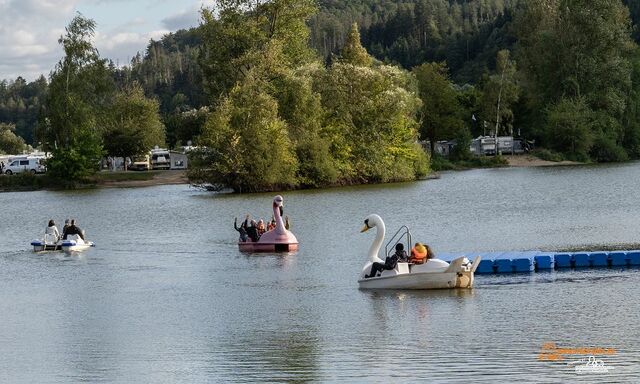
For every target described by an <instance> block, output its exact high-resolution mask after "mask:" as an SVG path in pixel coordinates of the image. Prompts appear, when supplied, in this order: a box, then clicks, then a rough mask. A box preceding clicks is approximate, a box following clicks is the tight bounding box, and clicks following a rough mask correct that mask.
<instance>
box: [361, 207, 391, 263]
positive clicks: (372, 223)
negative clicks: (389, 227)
mask: <svg viewBox="0 0 640 384" xmlns="http://www.w3.org/2000/svg"><path fill="white" fill-rule="evenodd" d="M374 227H375V228H376V237H375V239H374V240H373V243H372V244H371V247H370V248H369V261H368V262H367V264H365V266H364V268H363V271H365V270H366V271H368V270H369V269H370V267H371V263H375V262H378V263H382V262H383V261H382V260H381V259H380V258H379V257H378V253H379V252H380V247H381V246H382V242H383V240H384V234H385V226H384V221H383V220H382V218H381V217H380V216H378V215H376V214H371V215H369V216H367V217H366V218H365V219H364V227H362V230H361V231H360V232H366V231H368V230H370V229H371V228H374Z"/></svg>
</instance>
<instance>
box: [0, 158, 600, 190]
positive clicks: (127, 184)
mask: <svg viewBox="0 0 640 384" xmlns="http://www.w3.org/2000/svg"><path fill="white" fill-rule="evenodd" d="M503 157H504V158H505V160H506V161H507V164H505V165H504V166H503V167H506V168H521V167H555V166H576V165H587V164H588V163H580V162H576V161H558V162H555V161H549V160H542V159H540V158H538V157H535V156H532V155H508V156H503ZM470 169H475V168H463V169H459V170H454V172H455V171H463V170H470ZM152 172H153V173H148V172H135V171H127V172H122V171H119V172H114V173H112V172H108V171H103V172H101V173H100V174H102V175H109V176H118V177H117V179H114V178H109V177H105V178H103V179H101V178H97V179H96V180H94V181H93V182H89V183H78V184H75V185H74V186H73V188H69V187H67V188H65V187H62V186H58V185H42V184H39V183H33V184H32V185H0V192H28V191H39V190H65V189H80V190H81V189H95V188H140V187H151V186H156V185H175V184H189V179H188V178H187V172H186V170H169V171H152ZM447 172H449V171H447ZM141 176H149V177H141ZM0 177H17V176H13V175H12V176H9V175H2V176H0ZM34 177H44V176H41V175H38V176H34ZM439 178H440V171H433V172H431V173H430V174H428V175H427V176H425V177H422V178H420V179H418V180H433V179H439Z"/></svg>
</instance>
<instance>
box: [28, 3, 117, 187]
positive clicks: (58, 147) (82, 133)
mask: <svg viewBox="0 0 640 384" xmlns="http://www.w3.org/2000/svg"><path fill="white" fill-rule="evenodd" d="M94 32H95V22H94V21H93V20H91V19H87V18H85V17H83V16H82V15H80V14H78V15H77V16H76V17H74V18H73V20H71V22H70V23H69V25H68V26H67V27H66V33H65V34H64V35H63V36H61V37H60V39H59V40H58V42H59V43H60V44H61V45H62V48H63V49H64V52H65V56H64V57H63V58H62V60H60V62H59V63H58V64H57V65H56V69H55V70H54V71H53V72H52V74H51V84H50V88H49V95H48V98H47V101H46V104H45V110H44V116H43V117H44V118H43V119H41V123H40V125H39V137H40V141H42V143H43V145H44V147H45V149H53V158H52V159H51V160H50V161H49V163H48V170H49V172H50V173H51V174H53V175H54V176H57V177H60V178H64V179H67V180H68V179H79V178H82V177H85V176H88V175H90V174H92V173H93V172H95V171H96V170H97V169H98V167H99V161H100V158H101V157H102V154H103V152H102V141H101V132H100V131H101V125H102V123H103V121H104V117H105V109H106V105H107V104H108V99H109V97H110V96H111V94H112V91H113V81H112V80H111V77H110V75H109V72H108V69H107V66H106V62H105V60H102V59H100V57H99V55H98V51H97V49H96V48H95V47H93V45H92V43H91V39H92V37H93V35H94ZM66 152H68V153H66Z"/></svg>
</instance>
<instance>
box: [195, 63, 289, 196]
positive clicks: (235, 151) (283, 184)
mask: <svg viewBox="0 0 640 384" xmlns="http://www.w3.org/2000/svg"><path fill="white" fill-rule="evenodd" d="M260 83H261V81H260V79H257V78H255V77H253V76H252V75H251V74H249V76H247V77H245V79H244V80H243V82H242V83H241V84H238V85H237V86H236V87H235V88H234V89H233V90H232V91H231V93H230V95H229V97H227V98H225V100H224V101H223V102H222V104H221V105H220V107H219V108H218V109H217V110H216V111H214V112H213V113H212V114H211V116H210V117H209V119H208V120H207V122H206V123H205V126H204V129H203V134H202V135H201V136H200V138H199V139H198V142H199V143H200V145H202V146H204V147H205V148H203V149H201V150H199V151H196V152H194V153H193V154H192V157H191V159H192V161H191V164H192V165H193V166H192V167H191V168H190V171H189V178H190V180H191V181H192V182H194V183H209V184H211V185H213V186H216V187H218V188H223V187H228V188H232V189H234V190H235V191H238V192H242V191H245V192H251V191H262V190H272V189H277V188H287V187H292V186H295V185H297V181H296V170H297V166H298V161H297V159H296V157H295V153H294V150H293V146H292V144H291V141H290V140H289V136H288V134H287V125H286V123H285V122H284V121H283V120H282V119H280V118H279V117H278V103H277V102H276V101H275V100H274V99H273V97H271V96H270V95H269V94H267V93H266V92H264V85H263V84H260Z"/></svg>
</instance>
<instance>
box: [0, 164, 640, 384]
mask: <svg viewBox="0 0 640 384" xmlns="http://www.w3.org/2000/svg"><path fill="white" fill-rule="evenodd" d="M272 197H273V194H255V195H221V194H211V193H207V192H200V191H197V190H194V189H191V188H189V186H187V185H179V186H160V187H149V188H138V189H102V190H93V191H80V192H78V191H76V192H46V191H45V192H27V193H2V194H0V213H1V217H2V220H0V243H1V244H3V247H2V250H1V251H0V292H2V294H1V296H0V319H1V320H0V367H1V368H0V382H9V383H22V382H29V383H70V382H154V383H157V382H189V383H196V382H203V383H204V382H207V383H208V382H261V381H274V382H305V381H316V382H335V381H338V382H385V383H386V382H415V381H419V380H422V381H429V382H461V383H467V382H471V381H473V382H487V383H493V382H515V381H523V382H532V381H535V382H560V381H572V382H590V381H608V382H625V381H629V382H633V381H637V379H638V378H639V377H640V361H639V360H640V343H639V342H640V312H639V310H638V309H639V306H638V297H639V296H640V269H637V268H625V269H621V268H615V269H593V270H581V271H575V270H573V271H572V270H569V271H557V272H550V273H535V274H531V275H529V274H525V275H509V276H478V277H477V280H476V287H475V288H474V289H473V290H449V291H427V292H368V291H360V290H358V286H357V282H356V280H357V278H358V274H359V272H360V270H361V268H362V266H363V264H364V263H365V261H366V253H367V250H368V247H369V245H370V243H371V241H372V240H373V237H374V233H372V232H373V231H370V232H367V233H364V234H361V233H359V230H360V228H361V226H362V221H363V219H364V217H365V216H367V215H368V214H369V213H378V214H380V215H381V216H382V217H383V219H385V221H386V224H387V228H388V232H393V231H395V229H397V228H398V227H399V226H400V225H408V226H409V227H410V228H411V230H412V233H413V235H414V239H416V240H422V241H424V242H427V243H429V244H431V245H432V247H433V248H434V250H435V251H436V253H437V252H438V251H442V252H444V251H465V252H469V254H473V252H475V251H494V250H496V251H497V250H530V249H564V248H572V247H579V246H592V247H594V248H598V247H605V246H620V245H622V246H625V245H626V246H633V244H636V243H639V242H640V233H639V232H640V163H629V164H623V165H615V166H597V167H558V168H519V169H516V168H512V169H492V170H473V171H466V172H457V173H445V174H443V175H442V177H441V178H440V179H439V180H430V181H421V182H415V183H406V184H394V185H384V186H367V187H357V188H339V189H328V190H320V191H302V192H290V193H286V194H284V197H285V213H286V214H287V215H289V216H290V217H291V221H292V228H291V229H292V231H293V232H294V233H295V234H296V235H297V237H298V239H299V241H300V243H301V247H300V250H299V251H298V252H297V253H295V254H290V255H273V254H267V255H247V254H242V253H240V252H239V251H238V250H237V245H236V243H235V241H236V239H237V232H235V231H234V229H233V218H234V217H235V216H237V217H238V218H240V217H243V216H244V215H245V214H246V213H251V214H252V215H255V216H258V217H264V218H269V217H270V216H271V208H270V207H271V201H272ZM66 217H74V218H77V220H78V224H79V225H80V226H81V227H82V228H83V229H85V230H86V232H87V235H88V237H89V238H90V239H91V240H93V241H95V242H96V243H97V247H96V248H93V249H91V250H89V251H87V252H86V253H84V254H82V255H81V256H71V257H68V256H64V255H63V254H55V253H50V254H43V255H40V254H34V253H33V252H31V249H30V246H29V242H30V241H31V240H32V239H33V238H37V237H39V236H40V235H41V233H42V232H43V231H44V227H45V225H46V222H47V220H48V219H49V218H54V219H56V221H57V222H58V223H59V224H60V223H62V221H63V220H64V218H66ZM551 342H552V343H556V345H557V346H558V347H561V348H584V347H601V348H613V349H615V352H616V353H615V354H614V355H611V356H603V357H601V359H602V360H603V361H604V362H605V364H606V365H608V366H614V367H615V368H614V369H613V370H612V371H610V373H608V374H606V375H604V376H602V375H597V376H596V375H593V374H586V375H580V376H579V375H577V374H576V373H575V372H574V371H573V369H572V367H571V366H568V365H567V364H566V362H567V361H575V360H579V359H580V358H581V357H584V356H581V355H576V356H568V357H567V360H565V361H564V362H548V361H539V360H538V354H539V352H540V349H541V347H542V346H543V344H545V343H551Z"/></svg>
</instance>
